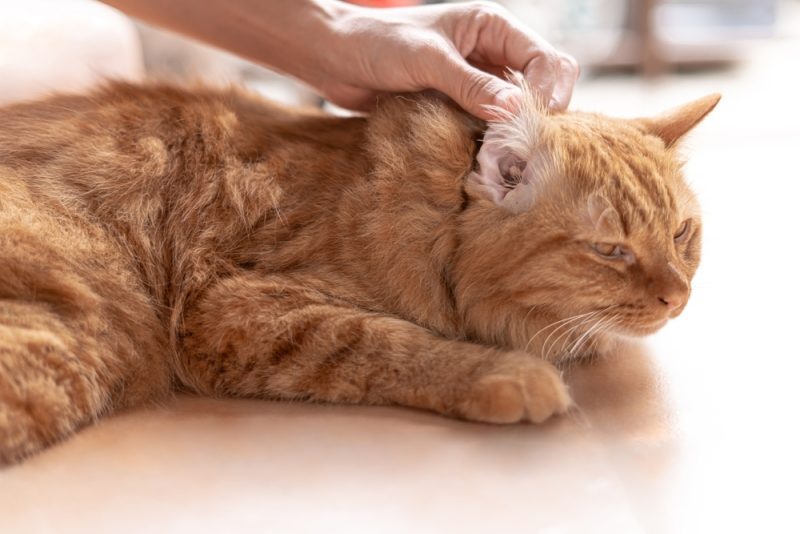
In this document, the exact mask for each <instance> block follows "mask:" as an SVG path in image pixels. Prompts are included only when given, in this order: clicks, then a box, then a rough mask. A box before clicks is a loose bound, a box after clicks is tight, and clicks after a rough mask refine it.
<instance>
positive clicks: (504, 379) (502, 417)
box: [461, 355, 572, 424]
mask: <svg viewBox="0 0 800 534" xmlns="http://www.w3.org/2000/svg"><path fill="white" fill-rule="evenodd" d="M468 395H469V397H468V399H467V400H466V401H465V402H464V403H463V404H462V409H461V412H462V415H463V416H464V417H466V418H467V419H471V420H473V421H483V422H487V423H501V424H502V423H517V422H520V421H532V422H534V423H541V422H543V421H545V420H546V419H548V418H550V417H551V416H553V415H558V414H562V413H564V412H566V411H567V410H568V409H569V407H570V406H572V399H571V398H570V396H569V393H568V391H567V386H566V384H564V382H563V381H562V380H561V375H560V373H559V372H558V370H557V369H556V368H555V367H553V366H552V365H551V364H549V363H547V362H545V361H542V360H538V359H534V358H531V357H530V356H529V355H519V356H517V355H514V357H512V358H509V359H508V360H506V361H504V362H502V363H500V364H499V365H498V366H497V367H495V368H494V369H491V370H490V371H488V372H487V373H486V374H484V375H483V376H481V377H480V378H479V379H478V380H477V381H476V382H475V384H474V385H473V386H472V388H471V390H470V392H469V394H468Z"/></svg>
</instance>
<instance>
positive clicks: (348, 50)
mask: <svg viewBox="0 0 800 534" xmlns="http://www.w3.org/2000/svg"><path fill="white" fill-rule="evenodd" d="M106 3H107V4H109V5H112V6H114V7H116V8H118V9H120V10H122V11H124V12H125V13H127V14H129V15H131V16H134V17H137V18H139V19H141V20H144V21H146V22H148V23H151V24H154V25H157V26H160V27H162V28H166V29H169V30H173V31H175V32H178V33H181V34H184V35H187V36H189V37H193V38H195V39H198V40H200V41H203V42H206V43H208V44H211V45H214V46H217V47H220V48H223V49H225V50H228V51H230V52H233V53H235V54H237V55H240V56H242V57H245V58H248V59H250V60H253V61H255V62H257V63H261V64H263V65H266V66H268V67H270V68H272V69H274V70H277V71H279V72H282V73H284V74H287V75H289V76H292V77H294V78H297V79H299V80H301V81H302V82H304V83H306V84H308V85H309V86H311V87H313V88H314V89H316V90H317V91H318V92H319V93H320V94H321V95H323V96H324V97H326V98H327V99H329V100H330V101H332V102H333V103H335V104H338V105H340V106H342V107H345V108H349V109H355V110H369V109H371V107H372V106H373V105H374V103H375V100H376V97H377V96H378V95H379V94H381V93H384V92H413V91H420V90H424V89H436V90H438V91H440V92H442V93H444V94H446V95H447V96H449V97H450V98H452V99H453V100H454V101H456V102H457V103H458V104H459V105H460V106H461V107H462V108H464V109H465V110H466V111H468V112H470V113H472V114H473V115H475V116H477V117H479V118H482V119H492V118H496V117H497V115H496V114H495V113H493V112H492V111H491V109H490V107H487V106H499V107H500V108H503V109H506V110H509V111H513V110H514V109H515V107H516V104H517V102H518V101H519V98H520V96H521V93H520V91H519V89H518V88H517V87H516V86H514V85H512V84H510V83H508V82H507V81H506V80H505V79H504V78H503V76H502V75H503V72H504V71H505V70H507V69H513V70H515V71H520V72H522V73H523V75H524V77H525V78H526V79H527V80H528V82H529V83H530V84H531V85H532V87H533V88H534V89H535V90H536V91H537V92H538V93H539V94H540V96H541V98H542V99H543V100H544V101H545V102H548V103H549V107H550V108H551V109H553V110H556V111H560V110H564V109H566V108H567V106H568V105H569V101H570V98H571V96H572V90H573V87H574V85H575V81H576V80H577V77H578V71H579V69H578V65H577V63H576V62H575V60H574V59H573V58H572V57H570V56H569V55H567V54H564V53H562V52H560V51H558V50H556V49H555V48H553V47H552V46H551V45H550V44H549V43H547V41H545V40H544V39H542V38H541V37H540V36H538V35H537V34H535V33H533V32H531V31H530V30H528V29H527V28H525V27H524V25H522V24H521V23H520V22H519V21H517V20H515V18H514V17H513V15H511V14H510V13H509V12H507V11H506V10H504V9H503V8H502V7H500V6H498V5H496V4H491V3H479V2H471V3H463V4H444V5H432V6H420V7H413V8H393V9H373V8H364V7H359V6H353V5H350V4H346V3H344V2H338V1H334V0H271V1H264V0H208V1H204V2H195V1H193V0H106Z"/></svg>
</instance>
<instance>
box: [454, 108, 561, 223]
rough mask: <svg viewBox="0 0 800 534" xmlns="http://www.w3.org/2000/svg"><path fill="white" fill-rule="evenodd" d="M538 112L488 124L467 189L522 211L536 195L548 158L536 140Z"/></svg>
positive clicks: (502, 205)
mask: <svg viewBox="0 0 800 534" xmlns="http://www.w3.org/2000/svg"><path fill="white" fill-rule="evenodd" d="M537 122H538V113H537V112H534V111H532V110H528V111H527V116H525V117H524V118H523V117H515V118H513V119H511V120H509V121H506V122H502V123H499V122H498V123H490V125H489V127H488V128H487V130H486V133H485V134H484V136H483V143H482V144H481V146H480V148H479V149H478V154H477V156H476V158H475V161H476V163H477V164H476V166H475V169H474V170H473V171H472V173H470V175H469V178H468V182H469V183H468V185H469V186H470V187H469V188H468V189H469V190H470V191H472V192H475V193H477V194H478V195H479V196H482V197H484V198H488V199H489V200H492V201H493V202H494V203H495V204H497V205H499V206H501V207H503V208H505V209H507V210H509V211H511V212H512V213H521V212H523V211H526V210H528V209H529V208H530V207H531V206H532V205H533V202H534V200H535V197H536V185H537V182H540V181H541V180H542V179H543V178H544V171H545V163H546V161H547V158H546V154H545V153H544V149H543V147H541V146H540V144H539V143H538V142H537V141H538V137H539V128H538V126H537Z"/></svg>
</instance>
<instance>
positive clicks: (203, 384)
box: [0, 83, 719, 463]
mask: <svg viewBox="0 0 800 534" xmlns="http://www.w3.org/2000/svg"><path fill="white" fill-rule="evenodd" d="M718 98H719V97H718V96H713V95H712V96H709V97H706V98H704V99H701V100H698V101H696V102H693V103H691V104H688V105H686V106H684V107H682V108H679V109H677V110H675V111H673V112H670V113H667V114H665V115H662V116H660V117H657V118H654V119H640V120H622V119H613V118H608V117H604V116H601V115H593V114H586V113H564V114H557V115H548V114H547V113H545V112H543V111H542V110H541V109H540V107H539V106H538V105H537V103H536V100H535V98H534V97H533V96H532V95H531V94H530V93H528V96H527V97H526V99H525V101H524V103H523V105H522V107H521V109H520V110H519V113H518V114H516V115H515V116H509V117H506V120H505V121H502V122H497V123H493V124H491V125H489V127H488V130H487V125H486V124H484V123H481V122H479V121H477V120H475V119H473V118H471V117H469V116H467V115H466V114H465V113H464V112H462V111H460V110H457V109H455V108H454V107H452V106H451V105H449V104H447V103H445V102H443V101H441V100H439V99H436V98H434V97H430V96H425V95H417V96H395V97H387V98H386V99H385V100H384V101H383V102H382V103H381V105H380V106H379V108H378V110H377V111H376V112H375V113H374V114H373V115H372V116H371V117H369V118H336V117H331V116H327V115H324V114H322V113H321V112H317V111H311V110H293V109H285V108H282V107H278V106H276V105H274V104H271V103H269V102H266V101H264V100H262V99H260V98H258V97H256V96H253V95H250V94H247V93H244V92H242V91H239V90H228V91H216V90H203V89H198V90H192V91H188V90H183V89H179V88H174V87H169V86H160V85H145V86H133V85H126V84H121V83H114V84H110V85H109V86H107V87H105V88H103V89H101V90H98V91H97V92H95V93H94V94H91V95H89V96H69V95H67V96H55V97H52V98H49V99H47V100H43V101H40V102H33V103H26V104H19V105H15V106H10V107H6V108H4V109H0V463H1V462H5V463H9V462H15V461H19V460H20V459H22V458H24V457H26V456H28V455H30V454H32V453H35V452H36V451H39V450H41V449H42V448H44V447H46V446H48V445H50V444H53V443H55V442H57V441H59V440H62V439H64V438H66V437H68V436H69V435H70V434H71V433H73V432H74V431H75V430H77V429H79V428H80V427H82V426H85V425H87V424H89V423H91V422H93V421H96V420H97V419H98V418H100V417H102V416H105V415H107V414H109V413H112V412H114V411H116V410H120V409H124V408H127V407H131V406H137V405H141V404H144V403H147V402H151V401H154V400H157V399H160V398H164V397H165V396H166V395H168V392H169V391H170V390H171V389H173V388H176V387H180V388H188V389H190V390H193V391H196V392H198V393H201V394H205V395H214V396H238V397H263V398H272V399H308V400H312V401H324V402H338V403H368V404H398V405H404V406H411V407H416V408H422V409H427V410H433V411H436V412H439V413H441V414H445V415H450V416H454V417H460V418H465V419H469V420H475V421H486V422H492V423H514V422H518V421H523V420H529V421H533V422H541V421H544V420H545V419H547V418H548V417H550V416H552V415H554V414H560V413H563V412H565V411H566V410H567V409H568V408H569V407H570V404H571V401H570V397H569V394H568V391H567V387H566V386H565V384H564V383H563V382H562V380H561V378H560V374H559V371H558V370H557V368H556V367H555V366H554V363H558V362H559V361H562V360H564V359H565V358H570V357H576V356H580V355H591V354H593V353H598V352H608V351H613V347H614V344H615V340H616V339H619V336H631V335H632V336H639V335H644V334H648V333H650V332H653V331H655V330H657V329H658V328H660V327H661V326H662V325H663V324H664V323H665V322H666V321H667V320H668V319H669V318H671V317H675V316H677V315H678V314H679V313H680V312H681V310H682V309H683V307H684V306H685V304H686V301H687V299H688V296H689V291H690V280H691V278H692V275H693V274H694V271H695V269H696V268H697V264H698V261H699V255H700V214H699V210H698V206H697V202H696V200H695V198H694V196H693V195H692V193H691V191H690V190H689V188H688V187H687V186H686V184H685V183H684V181H683V178H682V176H681V170H680V166H681V162H680V160H679V158H678V156H677V155H676V153H675V149H674V146H675V144H676V142H677V141H678V140H679V139H680V138H681V137H682V136H683V135H684V134H685V133H686V132H687V131H689V130H690V129H691V128H692V127H693V126H694V125H695V124H697V123H698V122H699V121H700V120H701V119H702V118H703V117H704V116H705V115H706V114H707V113H708V112H709V111H711V109H712V108H713V107H714V105H715V104H716V103H717V100H718Z"/></svg>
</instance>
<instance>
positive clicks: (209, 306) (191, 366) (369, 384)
mask: <svg viewBox="0 0 800 534" xmlns="http://www.w3.org/2000/svg"><path fill="white" fill-rule="evenodd" d="M184 324H185V329H184V331H183V350H182V352H183V355H182V356H181V366H182V367H183V370H182V372H181V374H182V375H183V377H182V378H183V380H184V381H185V382H187V385H189V386H191V387H194V388H195V389H197V390H198V391H201V392H204V393H208V394H212V395H234V396H252V397H268V398H283V399H310V400H318V401H326V402H343V403H368V404H400V405H404V406H411V407H417V408H423V409H428V410H433V411H436V412H439V413H442V414H446V415H452V416H456V417H463V418H466V419H471V420H476V421H487V422H494V423H513V422H517V421H522V420H530V421H534V422H541V421H544V420H545V419H547V418H548V417H550V416H551V415H553V414H559V413H562V412H564V411H565V410H567V409H568V407H569V406H570V404H571V401H570V398H569V395H568V393H567V388H566V386H565V385H564V383H563V382H562V381H561V378H560V375H559V372H558V371H557V370H556V369H555V368H554V367H553V366H552V365H550V364H549V363H546V362H544V361H542V360H539V359H536V358H533V357H532V356H530V355H528V354H526V353H522V352H504V351H501V350H497V349H494V348H489V347H485V346H481V345H476V344H472V343H466V342H459V341H452V340H447V339H443V338H441V337H438V336H435V335H433V334H432V333H430V332H429V331H427V330H425V329H424V328H421V327H419V326H417V325H415V324H412V323H410V322H407V321H404V320H401V319H398V318H395V317H391V316H387V315H382V314H377V313H370V312H366V311H363V310H359V309H356V308H353V307H352V306H349V305H347V304H346V303H343V302H340V301H337V300H335V299H332V298H329V297H326V296H325V295H323V294H321V293H319V292H317V291H314V290H310V289H305V288H303V287H299V286H298V285H296V284H295V285H293V284H292V282H291V281H289V280H285V279H281V278H273V279H263V278H262V279H259V278H257V277H255V276H241V277H236V278H232V279H228V280H224V281H222V282H219V283H218V284H216V285H215V286H214V287H212V288H211V289H209V290H208V291H207V292H206V294H205V295H204V296H203V297H202V298H201V299H200V301H199V302H198V303H197V304H196V305H195V306H194V307H193V308H191V309H190V310H189V311H188V313H187V315H186V321H185V323H184Z"/></svg>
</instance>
